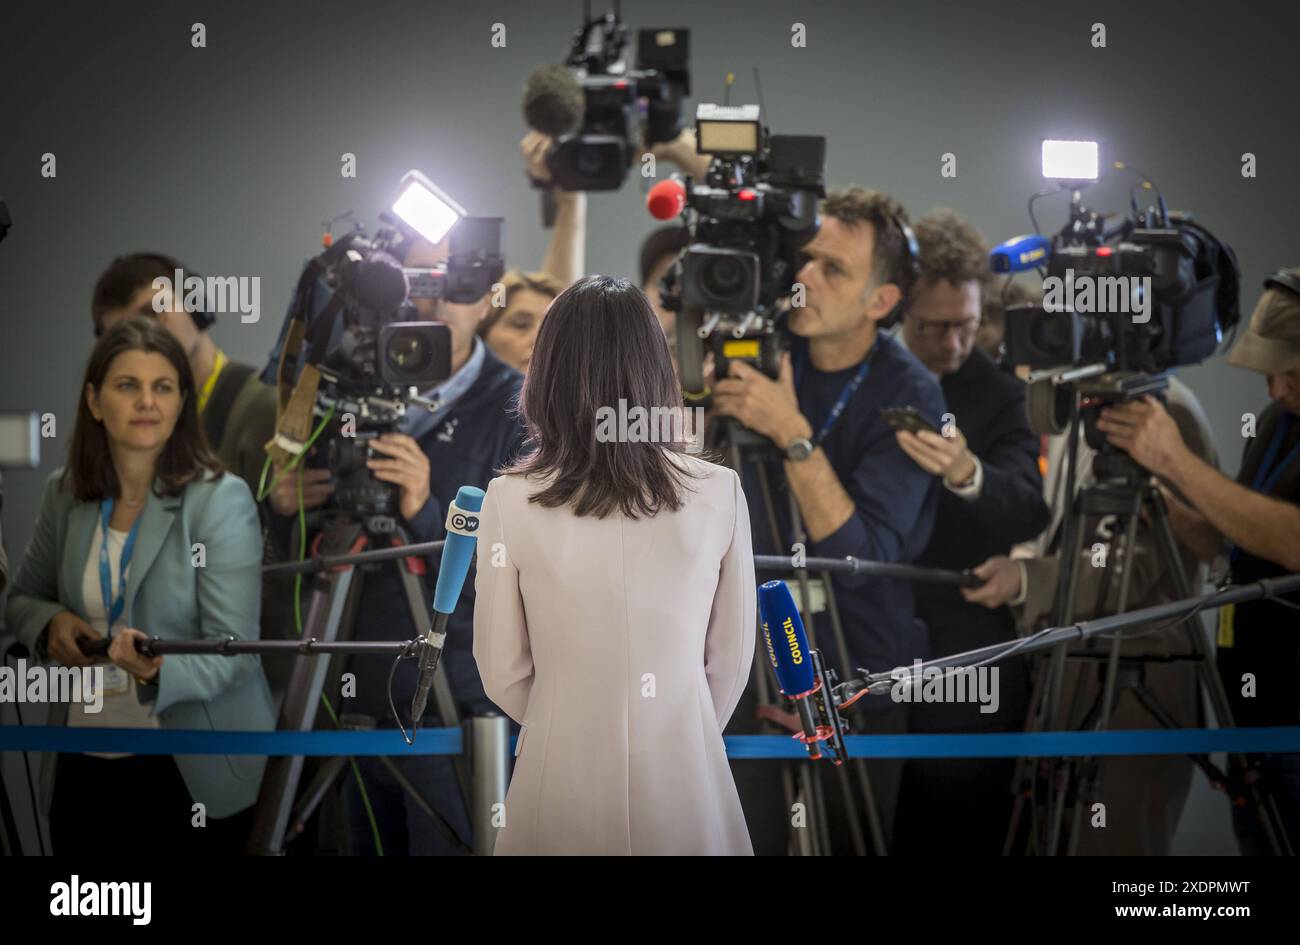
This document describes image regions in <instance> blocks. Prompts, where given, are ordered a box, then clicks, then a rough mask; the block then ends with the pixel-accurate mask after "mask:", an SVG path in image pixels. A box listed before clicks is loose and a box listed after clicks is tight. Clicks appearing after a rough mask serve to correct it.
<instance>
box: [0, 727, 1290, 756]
mask: <svg viewBox="0 0 1300 945" xmlns="http://www.w3.org/2000/svg"><path fill="white" fill-rule="evenodd" d="M513 741H514V739H511V742H512V749H513ZM845 741H846V742H847V745H848V752H849V756H850V757H851V758H1060V757H1074V756H1103V755H1192V754H1210V753H1214V752H1224V751H1226V752H1234V753H1236V752H1241V753H1277V752H1300V726H1286V727H1277V728H1230V729H1154V730H1153V729H1132V730H1123V731H1111V732H993V733H981V734H972V735H850V736H848V737H847V738H846V739H845ZM723 742H724V743H725V744H726V747H727V755H728V756H729V757H731V758H740V759H747V760H748V759H754V760H758V759H773V758H803V757H805V756H806V754H807V753H806V752H805V750H804V748H803V746H802V745H801V744H799V742H797V741H796V740H795V739H793V738H790V737H788V736H785V735H727V736H725V737H724V738H723ZM0 750H3V751H55V752H83V751H102V752H132V753H134V754H137V755H327V756H332V755H354V756H359V755H404V754H405V755H459V754H461V752H462V751H463V750H464V746H463V743H462V739H461V730H460V729H458V728H427V729H421V730H420V732H419V734H418V735H417V737H416V739H415V744H414V745H407V744H406V742H405V741H404V740H403V739H402V736H401V733H400V732H398V731H397V729H378V730H371V731H341V732H340V731H331V730H326V731H318V732H213V731H205V730H201V729H200V730H183V729H130V728H67V727H64V726H52V725H15V726H5V727H3V728H0Z"/></svg>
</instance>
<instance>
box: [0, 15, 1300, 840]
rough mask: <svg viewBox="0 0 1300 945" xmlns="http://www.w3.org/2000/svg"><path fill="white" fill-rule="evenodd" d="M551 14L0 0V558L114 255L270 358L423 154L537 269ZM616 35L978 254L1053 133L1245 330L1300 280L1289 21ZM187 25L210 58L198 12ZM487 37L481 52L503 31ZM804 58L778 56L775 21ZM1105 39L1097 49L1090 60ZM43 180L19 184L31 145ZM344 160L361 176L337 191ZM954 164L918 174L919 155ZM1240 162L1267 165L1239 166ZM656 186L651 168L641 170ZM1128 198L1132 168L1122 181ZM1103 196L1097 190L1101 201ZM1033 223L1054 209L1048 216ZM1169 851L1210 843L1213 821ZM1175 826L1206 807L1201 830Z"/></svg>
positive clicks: (594, 205)
mask: <svg viewBox="0 0 1300 945" xmlns="http://www.w3.org/2000/svg"><path fill="white" fill-rule="evenodd" d="M580 11H581V4H580V3H578V2H576V0H573V2H569V0H566V2H545V3H540V2H531V3H528V2H500V0H486V2H473V3H416V2H408V3H397V2H373V3H367V4H355V3H341V2H333V0H315V2H311V3H304V2H277V3H275V4H253V3H216V2H207V3H195V2H168V3H145V2H110V3H103V4H93V5H92V4H68V3H59V2H53V3H42V4H34V3H17V2H15V3H5V4H3V5H2V6H0V198H3V199H4V200H6V201H7V202H8V204H9V207H10V210H11V212H12V214H13V217H14V220H15V224H14V229H13V231H12V232H11V233H10V235H9V237H8V239H6V240H5V242H4V243H3V244H0V319H2V320H3V321H2V324H3V335H2V336H0V337H2V340H0V358H2V361H0V363H2V364H3V368H4V369H3V371H0V410H18V409H22V410H26V409H35V410H38V411H41V412H45V411H50V412H53V413H54V414H55V415H56V417H57V418H58V436H57V437H56V438H55V439H54V440H52V441H46V442H45V443H44V454H45V455H44V457H43V461H42V466H41V469H40V470H39V471H12V472H10V473H9V474H8V475H7V476H6V477H5V520H4V527H5V540H6V545H7V546H8V548H9V550H10V555H11V558H13V559H15V560H14V565H15V566H16V565H17V559H18V558H19V557H20V555H21V551H22V549H23V548H24V547H25V546H26V543H27V541H28V538H29V537H30V533H31V527H32V524H33V519H34V516H35V513H36V504H37V501H38V498H39V494H40V487H41V483H42V482H43V481H44V479H45V477H46V475H47V474H48V473H49V472H50V471H51V470H53V469H54V468H56V467H58V466H59V465H60V464H61V463H62V462H63V459H64V455H65V450H66V444H67V442H68V440H69V438H70V437H71V433H72V421H73V417H74V415H75V405H76V397H77V395H78V391H77V388H78V385H79V378H80V374H81V371H82V368H83V364H84V358H85V357H86V355H87V354H88V352H89V349H90V347H91V343H92V334H91V325H90V317H89V299H90V290H91V287H92V285H93V283H94V280H95V278H96V276H97V275H98V273H99V272H100V270H101V269H102V268H103V266H104V265H105V264H106V263H107V262H108V261H109V260H110V259H111V258H112V257H113V256H114V255H117V254H119V253H122V252H127V251H132V250H137V249H160V250H163V251H166V252H169V253H172V254H174V255H176V256H178V257H180V258H181V259H182V260H183V261H185V262H186V263H187V264H189V265H192V266H194V267H195V268H196V269H198V270H199V271H201V272H204V273H208V274H222V275H244V276H253V275H256V276H260V277H261V280H262V300H261V304H262V317H261V321H260V322H259V323H257V324H250V325H245V324H241V323H240V322H239V321H238V319H237V318H233V317H228V318H227V319H226V320H224V321H221V322H219V323H218V324H217V326H216V327H215V328H214V329H213V333H214V337H215V339H216V341H217V342H218V344H219V345H220V346H221V347H223V348H224V349H225V350H226V351H227V352H228V353H229V354H230V355H231V356H232V357H235V358H238V359H243V360H248V361H252V362H254V363H259V364H260V363H261V362H262V360H263V359H264V358H265V354H266V351H267V349H268V348H269V346H270V345H271V344H272V342H273V341H274V338H275V334H276V332H277V330H278V327H279V323H280V319H281V317H282V315H283V312H284V308H285V305H286V304H287V301H288V296H289V291H290V289H291V286H292V284H293V281H294V279H295V278H296V276H297V273H298V271H299V268H300V266H301V264H302V262H303V260H304V259H305V258H306V257H307V256H309V255H311V254H312V253H314V252H315V251H316V250H317V248H318V246H319V237H320V227H321V223H322V221H324V220H326V219H328V218H330V217H332V216H334V215H336V214H338V213H340V212H343V211H346V210H353V211H355V212H356V214H357V216H358V217H359V218H360V219H362V220H363V221H365V222H366V223H367V225H368V226H373V224H374V222H375V217H376V214H377V212H378V211H379V210H380V209H381V208H383V207H385V206H387V205H388V204H389V203H390V202H391V199H392V197H393V195H394V190H395V187H396V184H397V181H398V179H399V178H400V176H401V174H402V173H403V172H404V171H405V170H407V169H408V168H411V167H418V168H420V169H422V170H423V171H424V172H425V173H426V174H428V175H429V176H430V177H432V178H433V179H434V180H436V181H437V182H438V183H439V184H440V185H441V186H442V187H444V188H445V189H446V190H447V191H448V192H449V193H450V194H452V195H453V196H455V197H456V198H457V199H458V200H459V201H460V202H461V203H462V204H463V205H465V206H466V207H467V208H469V209H470V212H471V213H476V214H484V215H501V216H504V217H506V219H507V224H506V233H507V236H506V239H507V244H506V248H507V261H508V262H509V263H510V264H512V265H518V266H524V267H530V268H531V267H535V266H536V265H537V264H538V263H539V262H540V260H541V258H542V255H543V253H544V250H545V245H546V238H547V237H546V234H545V233H544V232H543V231H542V230H541V228H540V226H539V223H538V208H537V198H536V194H535V193H534V192H533V191H531V190H530V189H529V187H528V185H527V183H526V181H525V180H524V176H523V171H522V163H521V161H520V158H519V151H518V141H519V138H520V137H521V136H522V134H523V133H524V131H525V127H524V125H523V121H522V118H521V115H520V108H519V99H520V90H521V88H522V85H523V82H524V80H525V78H526V77H527V75H528V74H529V72H530V71H531V70H532V69H533V68H535V67H536V66H538V65H540V64H542V63H544V62H549V61H556V60H558V59H559V58H560V57H561V56H562V55H563V54H564V53H565V52H566V51H567V47H568V42H569V37H570V35H571V32H572V30H573V29H574V28H575V27H576V26H577V25H578V22H579V18H580ZM623 14H624V18H625V20H626V21H627V22H628V23H629V25H631V26H632V27H634V28H635V27H637V26H688V27H689V28H690V29H691V31H692V32H691V43H692V63H691V65H692V69H693V80H694V95H693V101H720V100H721V96H722V86H723V79H724V76H725V74H726V73H727V72H728V71H732V72H734V73H735V74H736V86H735V89H734V90H733V94H732V102H733V103H741V102H746V101H752V100H754V85H753V79H752V69H753V67H754V66H758V67H759V68H760V73H761V80H762V87H763V93H764V99H765V101H764V104H765V106H766V115H767V119H768V121H769V123H770V125H771V126H772V128H773V130H775V131H778V132H789V133H801V134H826V135H827V136H828V137H829V155H828V166H827V176H828V180H829V181H830V182H831V183H833V184H848V183H860V184H863V185H867V186H872V187H877V188H880V189H884V190H887V191H889V192H891V193H893V194H895V195H896V196H898V197H899V198H901V199H902V200H903V201H904V202H905V203H906V204H907V206H908V207H909V209H910V210H911V212H912V214H913V216H914V217H916V216H919V215H921V214H923V213H925V212H926V211H928V210H930V209H931V208H933V207H935V206H938V205H947V206H952V207H954V208H956V209H957V210H959V211H961V212H962V213H964V214H966V215H967V216H968V217H970V218H971V219H972V220H973V221H974V222H975V223H976V224H977V225H978V226H979V227H980V229H981V230H982V232H983V233H984V235H985V237H986V238H987V239H989V241H990V242H996V241H998V240H1001V239H1004V238H1006V237H1009V236H1012V235H1014V234H1017V233H1021V232H1025V231H1027V230H1028V229H1029V225H1028V220H1027V217H1026V215H1025V209H1024V206H1025V199H1026V198H1027V196H1028V195H1029V194H1030V193H1031V192H1032V191H1034V190H1036V189H1038V187H1039V186H1040V183H1041V182H1040V180H1039V178H1038V166H1037V160H1038V155H1037V143H1038V140H1039V138H1040V137H1043V136H1060V137H1073V136H1081V137H1101V138H1103V139H1104V140H1106V141H1107V142H1108V143H1109V145H1110V146H1111V148H1112V150H1113V152H1114V153H1115V155H1116V156H1118V157H1122V158H1124V159H1125V160H1127V161H1129V162H1130V163H1131V164H1132V165H1134V166H1136V167H1139V168H1142V169H1143V170H1144V171H1145V172H1146V173H1148V174H1150V175H1152V176H1153V178H1154V179H1155V180H1156V182H1157V183H1158V184H1159V185H1160V187H1161V188H1162V189H1163V190H1164V193H1165V195H1166V197H1167V199H1168V200H1169V202H1170V205H1171V206H1172V207H1175V208H1181V209H1187V210H1192V211H1194V212H1195V213H1196V215H1197V217H1198V218H1199V219H1200V220H1201V221H1202V222H1203V223H1205V224H1206V225H1208V226H1209V227H1211V228H1212V229H1213V230H1214V231H1215V232H1217V233H1218V234H1219V235H1220V236H1221V237H1222V238H1224V239H1226V240H1227V241H1229V242H1230V243H1232V244H1233V246H1234V247H1235V248H1236V250H1237V253H1238V255H1239V258H1240V261H1241V266H1242V271H1243V285H1244V291H1243V294H1242V304H1243V306H1244V307H1245V309H1246V313H1247V314H1249V311H1250V308H1251V307H1252V306H1253V304H1254V301H1255V299H1256V298H1257V296H1258V289H1259V285H1260V281H1261V279H1262V278H1263V277H1264V275H1266V274H1267V273H1268V272H1270V271H1272V270H1273V269H1274V268H1276V267H1278V266H1282V265H1294V264H1296V263H1297V262H1300V259H1298V258H1297V257H1298V256H1300V253H1298V252H1297V246H1296V240H1295V221H1296V219H1297V216H1298V214H1297V211H1298V210H1300V195H1298V194H1297V190H1296V187H1295V177H1294V175H1295V170H1296V168H1297V167H1300V136H1298V135H1297V134H1296V131H1295V127H1294V114H1295V113H1294V104H1295V101H1296V92H1297V76H1296V72H1295V65H1294V64H1295V61H1296V54H1295V36H1296V28H1297V26H1300V7H1297V6H1296V5H1295V4H1281V3H1279V4H1265V3H1255V2H1251V3H1242V4H1236V5H1232V6H1225V5H1224V4H1222V3H1208V2H1186V0H1180V2H1173V0H1153V2H1140V3H1134V2H1127V3H1120V2H1088V3H1068V4H1067V3H1042V2H1039V3H1029V2H1012V0H981V2H968V3H956V2H954V3H941V2H936V0H925V2H920V0H917V2H911V3H893V2H889V3H884V2H880V3H861V2H854V3H847V2H831V0H812V2H809V0H804V2H798V3H795V2H776V0H749V2H744V3H741V2H710V3H707V4H704V3H699V2H682V0H663V2H659V3H650V2H636V0H628V2H626V3H624V5H623ZM195 22H202V23H203V24H205V25H206V28H207V48H205V49H194V48H192V47H191V44H190V25H191V24H192V23H195ZM497 22H500V23H504V24H505V26H506V30H507V33H506V36H507V45H506V46H505V48H500V49H497V48H492V46H491V45H490V37H491V29H492V24H493V23H497ZM795 22H800V23H803V24H805V25H806V28H807V40H808V45H807V48H803V49H796V48H792V47H791V43H790V37H791V25H792V24H793V23H795ZM1096 22H1100V23H1104V24H1105V26H1106V30H1107V46H1106V48H1104V49H1095V48H1093V47H1092V46H1091V44H1090V37H1091V24H1093V23H1096ZM45 152H52V153H54V154H55V155H56V159H57V171H58V176H57V177H56V178H54V179H44V178H42V177H41V176H40V167H41V155H42V154H43V153H45ZM344 152H352V153H354V154H356V155H357V162H358V176H357V178H356V179H344V178H342V177H341V175H340V155H342V154H343V153H344ZM944 152H952V153H954V154H955V155H956V158H957V177H956V178H955V179H945V178H943V177H941V176H940V156H941V155H942V154H943V153H944ZM1243 152H1252V153H1254V154H1255V155H1256V156H1257V160H1258V177H1257V178H1256V179H1252V180H1247V179H1243V177H1242V176H1241V170H1240V168H1241V155H1242V154H1243ZM662 173H664V171H663V169H661V174H662ZM1125 183H1127V182H1125ZM644 190H645V188H644V187H643V186H641V185H640V181H639V179H634V180H630V181H629V184H628V186H627V187H625V189H624V190H623V191H621V192H619V193H617V194H612V195H594V196H593V197H592V198H591V200H590V202H589V233H588V254H587V269H588V271H591V272H605V273H611V274H618V275H627V276H633V277H634V276H635V269H636V252H637V248H638V244H639V240H640V238H641V237H642V236H643V235H644V233H645V232H647V231H648V230H649V229H650V228H651V225H652V221H651V220H650V219H649V217H648V215H647V214H646V213H645V211H644V202H643V195H644ZM1125 193H1126V190H1125V187H1124V186H1118V185H1116V184H1113V183H1105V184H1103V185H1101V186H1099V187H1097V188H1095V189H1094V191H1093V192H1092V193H1091V195H1090V197H1089V203H1090V204H1093V205H1095V206H1096V207H1098V208H1099V209H1107V208H1109V209H1115V210H1121V209H1123V208H1124V206H1125V200H1126V198H1125V196H1124V195H1125ZM1039 208H1040V219H1041V220H1042V221H1043V224H1044V226H1045V227H1051V228H1055V227H1056V226H1059V225H1060V223H1061V222H1062V220H1063V216H1062V214H1063V209H1064V202H1063V199H1062V198H1049V199H1048V200H1045V201H1042V202H1041V203H1040V205H1039ZM1182 376H1183V378H1184V379H1185V380H1186V381H1188V383H1189V384H1190V385H1191V387H1192V388H1193V389H1194V390H1195V391H1196V393H1197V394H1198V395H1199V396H1200V398H1201V400H1202V402H1203V403H1204V405H1205V408H1206V411H1207V412H1208V414H1209V416H1210V419H1211V421H1212V423H1213V425H1214V429H1215V431H1216V433H1217V436H1218V442H1219V448H1220V450H1221V452H1222V453H1223V456H1224V463H1225V466H1226V467H1227V468H1228V469H1229V471H1235V469H1236V465H1237V462H1238V458H1239V455H1240V452H1241V439H1240V418H1241V414H1242V413H1243V412H1245V411H1254V410H1258V409H1259V408H1260V406H1261V405H1262V404H1263V402H1264V399H1265V396H1266V394H1265V390H1264V382H1263V380H1262V379H1261V378H1258V377H1256V376H1255V375H1251V374H1247V373H1245V372H1241V371H1237V370H1234V369H1231V368H1228V367H1226V366H1225V365H1223V364H1222V363H1221V362H1219V361H1216V362H1212V363H1209V364H1207V365H1204V366H1201V367H1197V368H1194V369H1190V370H1186V371H1184V372H1183V374H1182ZM1206 810H1210V814H1209V815H1208V816H1210V817H1212V819H1213V823H1212V824H1210V825H1208V826H1206V825H1200V827H1201V832H1200V833H1197V832H1195V830H1193V831H1192V832H1189V833H1187V834H1186V836H1185V838H1184V839H1185V840H1186V843H1185V844H1184V848H1186V849H1197V850H1200V849H1222V848H1223V844H1224V843H1229V844H1230V841H1229V840H1227V839H1226V837H1227V832H1226V809H1225V808H1222V807H1221V806H1214V807H1213V808H1212V809H1211V808H1206ZM1193 813H1195V812H1194V811H1193V810H1189V817H1188V818H1185V820H1186V821H1188V822H1189V823H1188V826H1189V828H1190V827H1196V826H1197V824H1196V822H1197V821H1198V819H1199V820H1204V819H1205V818H1198V817H1195V816H1192V814H1193Z"/></svg>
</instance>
